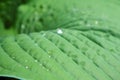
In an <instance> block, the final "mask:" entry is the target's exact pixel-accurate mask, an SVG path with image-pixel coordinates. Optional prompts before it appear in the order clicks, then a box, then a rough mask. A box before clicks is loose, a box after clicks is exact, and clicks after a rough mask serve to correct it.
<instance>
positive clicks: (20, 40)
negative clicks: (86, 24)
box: [0, 29, 120, 80]
mask: <svg viewBox="0 0 120 80" xmlns="http://www.w3.org/2000/svg"><path fill="white" fill-rule="evenodd" d="M89 34H90V35H89ZM99 40H100V41H99ZM114 40H116V41H114ZM118 44H120V40H119V37H115V36H113V35H111V34H109V33H105V32H101V31H95V30H93V31H91V30H88V31H85V32H84V31H79V30H70V29H57V30H51V31H42V32H39V33H31V34H29V35H26V34H21V35H19V36H17V37H9V38H6V39H5V40H4V41H3V42H2V44H1V46H0V75H3V76H6V75H8V76H15V77H17V78H20V79H25V80H62V79H63V80H119V79H120V76H119V75H120V67H119V66H120V62H119V61H120V58H119V57H120V53H119V50H120V49H119V48H120V47H119V45H118Z"/></svg>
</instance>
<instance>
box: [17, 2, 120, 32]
mask: <svg viewBox="0 0 120 80" xmlns="http://www.w3.org/2000/svg"><path fill="white" fill-rule="evenodd" d="M58 3H59V4H58ZM119 3H120V2H119V1H117V0H114V1H113V0H109V1H105V0H100V1H99V0H91V1H89V0H74V1H69V0H59V1H58V0H31V1H30V2H29V3H27V4H25V5H21V6H20V7H19V9H18V18H17V20H16V27H17V30H18V32H19V33H30V32H36V31H37V32H39V31H41V30H50V29H56V28H79V29H81V28H91V27H92V28H105V29H106V28H107V29H115V30H117V31H119V30H120V28H119V26H120V24H119V19H120V16H119V13H120V10H119V5H118V4H119ZM113 10H114V11H113ZM109 24H110V25H109Z"/></svg>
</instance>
